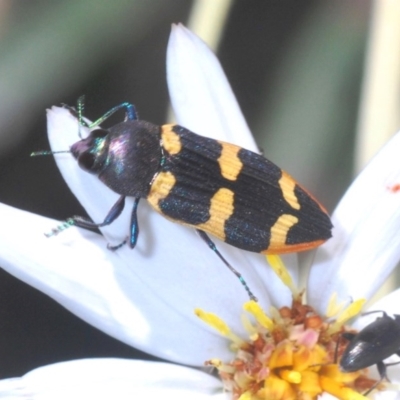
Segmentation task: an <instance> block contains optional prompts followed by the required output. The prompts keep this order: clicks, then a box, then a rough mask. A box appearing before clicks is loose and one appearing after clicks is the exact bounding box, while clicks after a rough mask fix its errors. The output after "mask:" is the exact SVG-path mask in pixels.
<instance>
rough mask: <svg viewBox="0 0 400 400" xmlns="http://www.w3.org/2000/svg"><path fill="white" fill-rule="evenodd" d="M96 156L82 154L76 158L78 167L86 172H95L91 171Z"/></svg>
mask: <svg viewBox="0 0 400 400" xmlns="http://www.w3.org/2000/svg"><path fill="white" fill-rule="evenodd" d="M95 160H96V156H95V155H94V154H92V153H89V152H84V153H82V154H80V155H79V157H78V165H79V166H80V167H81V168H82V169H83V170H85V171H87V172H92V173H93V172H96V171H94V170H93V166H94V162H95Z"/></svg>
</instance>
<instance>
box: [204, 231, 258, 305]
mask: <svg viewBox="0 0 400 400" xmlns="http://www.w3.org/2000/svg"><path fill="white" fill-rule="evenodd" d="M196 231H197V232H198V234H199V235H200V237H201V238H202V239H203V240H204V241H205V242H206V243H207V244H208V247H209V248H210V249H211V250H212V251H213V252H214V253H215V254H216V255H217V256H218V257H219V258H220V260H221V261H222V262H223V263H224V264H225V266H226V267H227V268H228V269H229V270H230V271H231V272H233V273H234V274H235V275H236V276H237V278H238V279H239V281H240V283H241V284H242V285H243V287H244V288H245V290H246V292H247V294H248V295H249V297H250V300H254V301H257V297H256V296H254V294H253V292H252V291H251V290H250V288H249V287H248V285H247V283H246V281H245V280H244V278H243V276H242V275H241V274H240V273H239V272H238V271H237V270H236V269H235V268H233V267H232V265H230V264H229V263H228V261H226V259H225V258H224V257H223V256H222V254H221V253H220V252H219V250H218V249H217V246H216V245H215V243H214V242H213V241H212V240H211V239H210V238H209V237H208V235H207V234H206V233H205V232H204V231H201V230H200V229H196Z"/></svg>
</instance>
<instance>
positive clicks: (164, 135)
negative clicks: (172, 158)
mask: <svg viewBox="0 0 400 400" xmlns="http://www.w3.org/2000/svg"><path fill="white" fill-rule="evenodd" d="M174 126H176V125H175V124H167V125H163V126H162V127H161V140H162V146H163V148H164V149H165V150H166V151H167V152H168V153H169V154H178V153H179V152H180V151H181V149H182V143H181V139H180V137H179V135H178V134H177V133H175V132H174V131H173V130H172V128H173V127H174Z"/></svg>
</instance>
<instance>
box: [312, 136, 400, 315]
mask: <svg viewBox="0 0 400 400" xmlns="http://www.w3.org/2000/svg"><path fill="white" fill-rule="evenodd" d="M399 154H400V134H397V135H395V136H394V137H393V138H392V139H391V140H390V141H389V142H388V143H387V144H386V146H385V147H384V148H383V149H382V150H381V151H380V152H379V154H378V155H377V156H376V157H375V158H374V159H373V160H372V161H371V162H370V163H369V165H368V166H367V167H366V168H365V169H364V170H363V171H362V172H361V174H360V175H359V176H358V177H357V179H356V180H355V181H354V183H353V184H352V185H351V186H350V188H349V190H348V191H347V192H346V194H345V195H344V197H343V199H342V200H341V201H340V203H339V205H338V206H337V208H336V210H335V212H334V213H333V217H332V221H333V225H334V230H333V238H332V239H330V240H328V241H327V242H326V243H325V244H324V245H322V246H321V247H320V248H319V249H318V251H317V255H316V259H315V264H314V265H313V267H312V270H311V274H310V280H309V289H308V293H309V299H310V303H311V305H313V306H315V307H316V308H317V309H318V310H319V311H320V312H323V311H325V309H326V306H327V303H328V300H329V298H330V296H331V294H332V293H334V292H336V293H337V294H338V301H347V302H349V301H351V300H352V299H353V300H355V299H359V298H366V299H369V298H370V297H371V296H372V295H373V293H374V292H375V291H376V290H377V289H378V288H379V287H380V286H381V285H382V283H383V282H384V281H385V280H386V278H387V277H388V275H389V274H390V273H391V271H392V270H393V268H394V267H395V266H396V264H397V263H398V261H399V260H400V235H399V229H400V162H399Z"/></svg>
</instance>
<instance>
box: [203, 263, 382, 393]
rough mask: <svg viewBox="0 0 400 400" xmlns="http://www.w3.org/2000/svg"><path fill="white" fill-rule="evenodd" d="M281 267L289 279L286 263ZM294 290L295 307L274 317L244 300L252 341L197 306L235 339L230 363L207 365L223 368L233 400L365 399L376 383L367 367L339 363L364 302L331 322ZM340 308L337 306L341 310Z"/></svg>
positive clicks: (210, 322) (214, 361) (245, 321)
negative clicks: (350, 368)
mask: <svg viewBox="0 0 400 400" xmlns="http://www.w3.org/2000/svg"><path fill="white" fill-rule="evenodd" d="M278 268H279V274H280V275H281V276H284V277H285V278H284V280H286V281H288V278H287V276H286V271H284V270H283V269H284V266H283V264H281V263H280V264H279V265H278ZM289 285H290V286H291V288H292V289H293V285H292V283H291V282H290V283H289ZM292 293H293V296H294V297H293V302H292V306H291V307H282V308H281V309H279V310H272V312H271V314H272V315H273V318H271V317H269V316H268V315H267V314H266V313H265V312H264V311H263V310H262V309H261V307H260V305H259V304H258V303H256V302H255V301H253V300H251V301H249V302H247V303H245V304H244V310H245V311H246V313H248V314H250V317H249V315H248V314H245V316H244V317H242V323H243V325H244V327H245V329H246V331H247V332H248V335H249V339H247V340H244V339H242V338H240V337H239V336H238V335H236V334H234V333H233V332H232V331H231V330H230V328H229V327H228V325H227V324H226V323H225V322H223V321H222V320H221V319H220V318H219V317H218V316H216V315H214V314H211V313H207V312H204V311H203V310H200V309H197V310H196V314H197V316H198V317H199V318H200V319H202V320H203V321H204V322H206V323H207V324H208V325H210V326H212V327H213V328H214V329H216V330H217V331H218V332H219V333H220V334H221V335H223V336H225V337H226V338H227V339H229V340H230V341H231V349H232V351H233V352H234V354H235V355H234V357H233V360H232V361H230V362H228V363H225V362H223V361H221V360H219V359H212V360H209V361H208V362H206V365H211V366H213V367H215V368H216V369H217V370H218V372H219V375H220V377H221V379H222V381H223V384H224V388H225V389H226V390H229V391H231V392H232V394H233V399H234V400H297V399H298V400H312V399H317V397H318V396H319V395H321V394H322V393H323V392H327V393H330V394H332V395H333V396H335V397H337V398H338V399H342V400H358V399H366V397H365V396H363V395H362V394H361V393H364V392H365V391H366V390H368V389H369V388H370V387H372V385H373V384H374V383H375V382H376V381H374V380H372V379H368V378H367V376H366V372H367V371H366V370H361V371H357V372H352V373H344V372H341V371H340V369H339V365H338V360H340V357H341V355H342V353H343V351H344V349H345V347H346V345H347V342H346V340H345V339H343V338H342V336H341V332H343V331H344V326H343V324H344V323H345V322H346V321H347V320H348V319H349V318H352V317H353V316H354V315H356V314H357V313H359V312H360V310H361V307H362V305H363V303H364V301H363V300H362V301H357V302H354V303H352V304H351V305H350V306H349V307H347V308H346V309H345V310H344V311H341V313H340V315H339V316H337V317H336V319H335V320H332V316H331V315H330V319H329V320H328V318H327V317H326V316H320V315H318V314H317V312H316V311H315V310H314V309H313V308H312V307H310V306H308V305H306V304H303V303H302V300H301V295H300V294H298V293H297V292H296V291H295V290H294V289H293V290H292ZM295 293H296V294H295ZM295 296H296V297H295ZM342 308H343V307H342ZM330 309H331V311H332V310H333V309H334V307H333V306H332V305H330ZM339 311H340V310H339V308H337V307H336V314H337V313H338V312H339ZM330 321H332V322H330ZM335 354H336V355H335ZM335 358H337V359H335Z"/></svg>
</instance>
